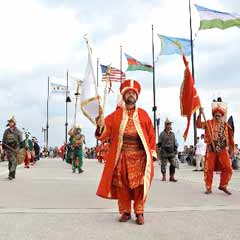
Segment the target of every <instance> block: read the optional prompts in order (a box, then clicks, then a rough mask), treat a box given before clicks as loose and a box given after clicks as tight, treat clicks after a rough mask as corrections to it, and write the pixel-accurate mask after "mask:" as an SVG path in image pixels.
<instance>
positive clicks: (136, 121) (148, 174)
mask: <svg viewBox="0 0 240 240" xmlns="http://www.w3.org/2000/svg"><path fill="white" fill-rule="evenodd" d="M133 122H134V125H135V127H136V130H137V133H138V135H139V137H140V139H141V141H142V144H143V147H144V150H145V153H146V156H147V161H146V167H145V173H144V186H143V199H144V200H145V199H146V198H147V192H148V190H149V188H150V177H151V154H150V151H149V149H148V145H147V142H146V140H145V137H144V134H143V131H142V127H141V124H140V121H139V116H138V108H136V109H135V112H134V113H133Z"/></svg>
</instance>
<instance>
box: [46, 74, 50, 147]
mask: <svg viewBox="0 0 240 240" xmlns="http://www.w3.org/2000/svg"><path fill="white" fill-rule="evenodd" d="M49 82H50V78H49V77H48V86H47V124H46V148H47V151H48V129H49V122H48V116H49Z"/></svg>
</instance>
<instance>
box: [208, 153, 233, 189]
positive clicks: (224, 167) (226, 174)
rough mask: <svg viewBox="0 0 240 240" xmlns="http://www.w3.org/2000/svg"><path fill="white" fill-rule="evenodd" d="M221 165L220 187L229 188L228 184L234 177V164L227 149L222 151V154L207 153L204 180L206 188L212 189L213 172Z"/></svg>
mask: <svg viewBox="0 0 240 240" xmlns="http://www.w3.org/2000/svg"><path fill="white" fill-rule="evenodd" d="M218 165H219V167H220V171H221V175H220V184H219V185H220V187H227V185H228V182H229V181H230V179H231V176H232V162H231V159H230V156H229V153H228V151H227V150H226V149H222V150H221V151H220V152H217V153H216V152H207V154H206V157H205V164H204V180H205V185H206V188H207V189H209V190H211V189H212V179H213V172H214V170H215V169H216V167H217V166H218Z"/></svg>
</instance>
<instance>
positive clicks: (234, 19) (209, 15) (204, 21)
mask: <svg viewBox="0 0 240 240" xmlns="http://www.w3.org/2000/svg"><path fill="white" fill-rule="evenodd" d="M195 7H196V8H197V10H198V13H199V15H200V28H199V29H200V30H204V29H210V28H220V29H223V30H224V29H226V28H230V27H234V26H236V27H240V15H239V14H232V13H226V12H219V11H216V10H212V9H208V8H205V7H202V6H199V5H196V4H195Z"/></svg>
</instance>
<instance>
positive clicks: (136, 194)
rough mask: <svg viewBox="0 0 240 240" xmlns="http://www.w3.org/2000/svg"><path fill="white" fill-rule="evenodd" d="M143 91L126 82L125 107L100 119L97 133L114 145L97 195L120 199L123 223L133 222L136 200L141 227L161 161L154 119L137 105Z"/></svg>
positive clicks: (107, 158)
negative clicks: (155, 163) (157, 163)
mask: <svg viewBox="0 0 240 240" xmlns="http://www.w3.org/2000/svg"><path fill="white" fill-rule="evenodd" d="M140 90H141V87H140V84H139V83H138V82H137V81H135V80H126V81H124V82H123V83H122V84H121V86H120V92H121V94H122V96H123V101H124V104H123V105H122V106H121V107H117V109H116V111H114V112H113V113H112V114H110V115H109V116H107V117H106V118H105V120H104V119H103V118H101V117H99V118H97V126H98V127H97V130H96V137H97V138H98V139H99V140H101V141H104V140H105V139H107V138H108V139H109V142H110V145H109V152H108V154H107V155H105V159H104V160H105V161H106V164H105V167H104V170H103V174H102V178H101V181H100V184H99V186H98V190H97V195H98V196H100V197H103V198H108V199H118V207H119V212H120V214H121V217H120V219H119V221H120V222H127V221H128V220H129V219H131V200H133V201H134V212H135V214H136V223H137V224H139V225H141V224H144V216H143V214H144V203H145V201H146V198H147V194H148V191H149V189H150V185H151V181H152V178H153V170H154V169H153V158H157V155H156V140H155V132H154V128H153V125H152V122H151V119H150V117H149V116H148V114H147V113H146V112H145V111H144V110H143V109H141V108H137V107H136V105H135V104H136V101H137V98H138V95H139V93H140Z"/></svg>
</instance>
